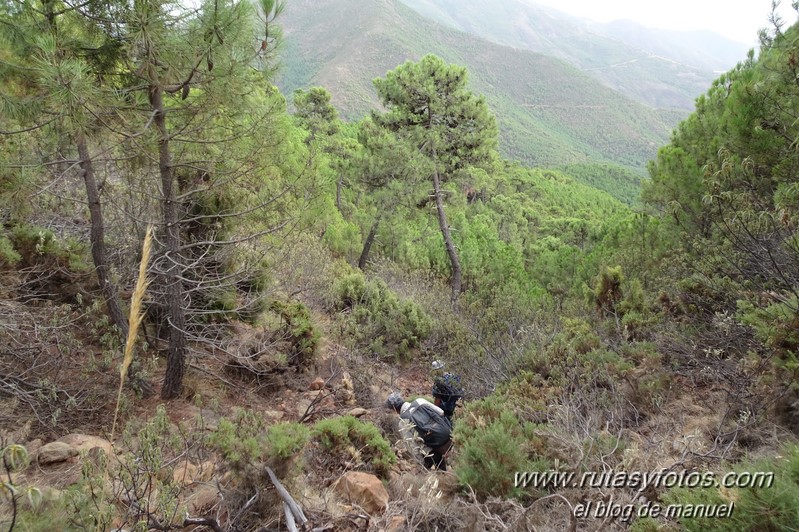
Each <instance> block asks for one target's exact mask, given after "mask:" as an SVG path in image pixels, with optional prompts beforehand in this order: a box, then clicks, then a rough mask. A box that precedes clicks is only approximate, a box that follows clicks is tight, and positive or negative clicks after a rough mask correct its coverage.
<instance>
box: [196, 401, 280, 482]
mask: <svg viewBox="0 0 799 532" xmlns="http://www.w3.org/2000/svg"><path fill="white" fill-rule="evenodd" d="M265 426H266V422H265V421H264V419H263V417H261V416H260V415H258V414H257V413H255V412H252V411H250V410H239V411H237V412H236V415H235V417H234V419H233V420H229V419H226V418H222V419H220V420H219V423H218V425H217V428H216V430H215V431H214V432H213V434H211V437H210V439H209V444H210V446H211V448H213V449H214V450H216V451H217V452H219V453H220V454H221V455H222V459H223V460H224V461H225V462H226V463H227V464H228V465H229V466H230V467H231V468H232V469H233V470H234V471H243V470H244V469H245V468H246V467H247V466H249V465H251V464H253V463H254V462H257V461H260V459H261V458H262V455H263V449H264V448H265V447H266V444H265V442H264V439H263V431H264V429H265Z"/></svg>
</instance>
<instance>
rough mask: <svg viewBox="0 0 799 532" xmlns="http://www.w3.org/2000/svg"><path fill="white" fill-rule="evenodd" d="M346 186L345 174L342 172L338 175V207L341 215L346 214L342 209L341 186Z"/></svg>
mask: <svg viewBox="0 0 799 532" xmlns="http://www.w3.org/2000/svg"><path fill="white" fill-rule="evenodd" d="M343 186H344V174H343V173H340V174H339V175H338V182H337V183H336V209H338V212H340V213H341V215H342V216H343V215H344V211H342V210H341V188H342V187H343Z"/></svg>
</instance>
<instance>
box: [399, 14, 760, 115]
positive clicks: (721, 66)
mask: <svg viewBox="0 0 799 532" xmlns="http://www.w3.org/2000/svg"><path fill="white" fill-rule="evenodd" d="M402 2H403V3H404V4H406V5H407V6H409V7H411V8H412V9H414V10H415V11H417V12H418V13H420V14H421V15H423V16H425V17H429V18H430V19H432V20H435V21H436V22H439V23H441V24H445V25H447V26H449V27H452V28H455V29H458V30H462V31H464V32H467V33H470V34H472V35H476V36H479V37H481V38H483V39H487V40H489V41H492V42H495V43H499V44H502V45H506V46H511V47H515V48H520V49H525V50H530V51H533V52H537V53H541V54H544V55H548V56H552V57H557V58H560V59H563V60H564V61H566V62H568V63H569V64H571V65H573V66H575V67H577V68H579V69H580V70H582V71H583V72H586V73H588V74H590V75H591V76H592V77H595V78H596V79H598V80H600V81H602V82H603V83H604V84H605V85H607V86H609V87H611V88H613V89H615V90H618V91H619V92H621V93H622V94H625V95H627V96H629V97H631V98H633V99H635V100H636V101H638V102H641V103H644V104H646V105H649V106H652V107H656V108H672V107H676V108H680V109H684V110H689V111H690V110H693V104H694V99H695V98H696V97H697V96H698V95H699V94H701V93H702V92H703V91H704V90H705V89H706V88H707V87H708V86H709V85H710V83H711V82H712V81H713V79H715V78H716V77H717V75H718V72H719V71H724V70H727V69H729V68H731V67H733V66H734V65H735V64H736V63H737V62H738V61H740V60H741V59H743V58H744V57H745V55H746V46H745V45H742V44H740V43H734V42H732V41H730V40H728V39H725V38H723V37H721V36H718V35H714V34H711V33H709V32H705V33H699V32H694V33H679V32H666V31H659V30H651V29H649V28H644V27H643V26H640V25H638V24H635V23H632V22H615V23H610V24H597V23H591V22H589V21H585V20H582V19H579V18H576V17H572V16H570V15H567V14H565V13H561V12H559V11H557V10H555V9H552V8H549V7H545V6H539V5H537V4H534V3H532V2H529V1H521V0H501V1H497V2H492V3H491V8H490V9H486V8H485V5H484V4H483V3H481V2H479V1H477V0H466V1H461V0H402Z"/></svg>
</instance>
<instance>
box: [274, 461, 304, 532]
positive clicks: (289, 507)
mask: <svg viewBox="0 0 799 532" xmlns="http://www.w3.org/2000/svg"><path fill="white" fill-rule="evenodd" d="M266 473H267V474H268V475H269V480H271V481H272V484H274V485H275V489H277V493H278V494H279V495H280V498H281V499H283V509H284V511H285V512H286V522H287V523H289V529H290V530H297V528H296V524H295V523H294V520H295V519H296V520H297V521H299V522H300V524H301V525H302V527H303V529H305V525H306V524H307V523H308V518H307V517H305V514H304V513H303V512H302V508H300V505H299V504H297V502H296V501H295V500H294V498H293V497H292V496H291V494H290V493H289V492H288V490H287V489H286V488H284V487H283V484H281V483H280V481H279V480H278V479H277V477H276V476H275V472H274V471H272V468H271V467H269V466H267V467H266ZM291 525H294V528H291Z"/></svg>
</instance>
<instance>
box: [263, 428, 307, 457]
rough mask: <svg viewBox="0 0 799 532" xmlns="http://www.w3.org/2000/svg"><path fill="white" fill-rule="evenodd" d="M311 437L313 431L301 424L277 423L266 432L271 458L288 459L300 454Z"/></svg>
mask: <svg viewBox="0 0 799 532" xmlns="http://www.w3.org/2000/svg"><path fill="white" fill-rule="evenodd" d="M310 437H311V431H310V430H309V429H308V427H306V426H305V425H301V424H299V423H288V422H286V423H277V424H276V425H272V426H270V427H269V429H268V430H267V431H266V441H267V443H268V446H269V454H270V456H273V457H276V458H280V459H287V458H291V457H292V456H294V455H296V454H297V453H299V452H300V451H301V450H302V449H303V448H304V447H305V445H306V444H307V443H308V440H309V439H310Z"/></svg>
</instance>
